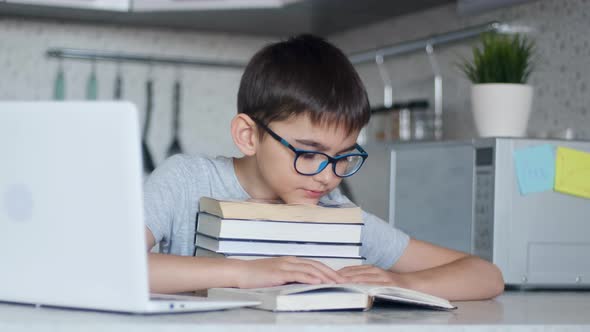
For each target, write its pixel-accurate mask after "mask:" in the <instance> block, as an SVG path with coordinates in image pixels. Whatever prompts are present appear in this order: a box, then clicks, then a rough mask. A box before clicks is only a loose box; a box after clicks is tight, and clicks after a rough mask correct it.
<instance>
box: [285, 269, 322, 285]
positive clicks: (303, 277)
mask: <svg viewBox="0 0 590 332" xmlns="http://www.w3.org/2000/svg"><path fill="white" fill-rule="evenodd" d="M284 273H285V274H284V276H283V280H284V282H285V283H288V282H299V283H302V284H312V285H317V284H321V283H322V280H321V279H320V278H317V277H315V276H313V275H311V274H308V273H305V272H300V271H285V272H284Z"/></svg>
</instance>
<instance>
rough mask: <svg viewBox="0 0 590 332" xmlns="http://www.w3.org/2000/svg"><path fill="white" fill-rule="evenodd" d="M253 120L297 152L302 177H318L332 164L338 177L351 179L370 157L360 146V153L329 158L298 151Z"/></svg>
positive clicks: (296, 161)
mask: <svg viewBox="0 0 590 332" xmlns="http://www.w3.org/2000/svg"><path fill="white" fill-rule="evenodd" d="M252 120H254V122H256V124H257V125H259V126H260V127H261V128H263V129H264V130H266V131H267V132H268V133H269V134H270V136H272V138H274V139H276V140H277V141H279V143H281V144H282V145H284V146H286V147H287V148H289V149H290V150H291V151H293V152H295V160H294V161H293V165H294V166H295V171H297V173H299V174H301V175H307V176H311V175H316V174H318V173H320V172H321V171H323V170H324V169H325V168H326V167H327V166H328V165H329V164H332V170H333V171H334V174H336V176H338V177H341V178H345V177H349V176H351V175H353V174H354V173H356V172H358V170H359V169H360V168H361V166H363V163H364V162H365V159H367V157H368V156H369V154H368V153H367V152H366V151H365V150H364V149H363V148H362V147H361V146H360V145H358V144H355V145H354V147H355V148H356V149H357V150H358V151H359V152H358V153H347V154H343V155H339V156H336V157H332V156H329V155H327V154H325V153H323V152H319V151H309V150H301V149H297V148H296V147H294V146H293V145H291V144H289V142H287V141H286V140H285V139H284V138H282V137H281V136H279V135H278V134H277V133H275V132H274V131H272V130H271V129H270V128H269V127H267V126H266V125H265V124H264V123H262V122H261V121H259V120H258V119H254V118H253V119H252Z"/></svg>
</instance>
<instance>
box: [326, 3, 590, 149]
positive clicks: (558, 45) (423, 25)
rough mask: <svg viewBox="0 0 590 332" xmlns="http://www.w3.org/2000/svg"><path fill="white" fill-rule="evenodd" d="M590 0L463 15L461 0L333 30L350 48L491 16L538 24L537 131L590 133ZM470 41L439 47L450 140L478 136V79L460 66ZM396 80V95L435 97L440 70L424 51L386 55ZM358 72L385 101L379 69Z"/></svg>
mask: <svg viewBox="0 0 590 332" xmlns="http://www.w3.org/2000/svg"><path fill="white" fill-rule="evenodd" d="M589 16H590V1H588V0H540V1H532V2H528V3H526V4H523V5H519V6H514V7H509V8H503V9H498V10H495V11H490V12H486V13H485V14H481V15H477V16H466V17H461V16H459V15H458V14H457V12H456V7H455V5H454V4H451V5H448V6H443V7H438V8H434V9H432V10H429V11H426V12H423V13H419V14H414V15H408V16H404V17H399V18H395V19H391V20H388V21H384V22H381V23H379V24H374V25H371V26H367V27H365V28H362V29H356V30H352V31H348V32H345V33H341V34H337V35H334V36H331V40H332V41H333V42H335V43H336V44H337V45H339V46H340V47H341V48H343V49H345V50H346V51H348V52H355V51H361V50H368V49H374V48H376V47H380V46H383V45H391V44H395V43H397V42H402V41H406V40H412V39H416V38H423V37H426V36H430V35H433V34H439V33H442V32H446V31H452V30H457V29H461V28H464V27H469V26H472V25H477V24H481V23H485V22H489V21H494V20H499V21H503V22H506V23H511V24H515V25H526V26H528V27H531V28H533V29H534V32H533V33H532V34H531V36H532V37H533V38H534V39H535V40H536V42H537V48H538V59H537V67H536V71H535V72H534V73H533V75H532V77H531V80H530V84H532V85H533V86H534V87H535V99H534V102H533V113H532V115H531V119H530V122H529V131H530V135H533V136H544V135H550V136H557V135H559V134H560V133H561V132H562V131H564V130H565V129H566V128H571V129H573V131H574V134H575V135H576V136H577V137H578V138H583V139H590V114H589V113H590V112H589V109H590V94H589V91H588V85H590V46H589V44H590V33H588V32H589V31H590V19H589ZM471 43H473V41H470V42H463V43H459V44H455V45H452V46H446V47H442V48H440V49H437V50H435V52H436V54H437V58H438V61H439V63H440V65H441V70H442V72H443V96H444V112H445V116H444V120H445V136H446V137H447V138H468V137H473V136H475V135H476V134H475V129H474V124H473V119H472V116H471V113H470V105H469V94H470V92H469V87H470V83H469V82H468V81H467V80H466V79H465V78H464V77H463V76H462V74H461V73H460V72H459V71H458V70H457V69H456V67H455V65H454V64H455V63H456V62H457V60H458V58H459V57H460V56H469V55H470V46H469V45H470V44H471ZM386 65H387V68H388V71H389V73H390V75H391V77H392V80H393V81H394V99H395V98H397V99H401V100H404V99H409V98H415V97H428V98H430V99H431V100H432V95H433V93H432V90H433V85H432V81H431V79H432V72H431V70H430V65H429V62H428V59H427V57H426V56H425V54H424V53H416V54H412V55H407V56H400V57H395V58H389V59H386ZM357 68H358V70H359V72H360V74H361V76H362V78H363V81H364V82H365V84H366V86H367V89H368V91H369V95H370V99H371V102H372V103H373V104H382V102H383V85H382V83H381V79H380V77H379V74H378V71H377V67H376V65H375V64H374V63H373V64H363V65H359V66H358V67H357Z"/></svg>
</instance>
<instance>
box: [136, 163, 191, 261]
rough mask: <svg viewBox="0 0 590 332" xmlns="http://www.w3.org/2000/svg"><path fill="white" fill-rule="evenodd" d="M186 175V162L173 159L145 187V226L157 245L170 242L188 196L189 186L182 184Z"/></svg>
mask: <svg viewBox="0 0 590 332" xmlns="http://www.w3.org/2000/svg"><path fill="white" fill-rule="evenodd" d="M185 173H186V167H184V162H183V158H182V157H180V156H173V157H171V158H169V159H167V160H166V161H165V162H164V163H163V164H162V165H160V166H159V167H158V168H156V169H155V170H154V172H152V174H150V176H149V177H148V179H147V180H146V181H145V183H144V189H143V197H144V218H145V225H146V226H147V227H148V229H149V230H150V231H151V232H152V235H153V236H154V238H155V240H156V244H158V243H161V244H167V243H169V242H170V239H171V236H172V230H173V222H174V214H175V211H176V210H177V208H178V204H179V203H180V202H183V201H184V200H183V197H184V196H185V194H186V188H185V182H183V181H180V180H181V179H183V178H184V177H185ZM164 247H166V245H164ZM161 249H163V248H161Z"/></svg>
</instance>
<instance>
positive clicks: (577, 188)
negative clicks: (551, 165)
mask: <svg viewBox="0 0 590 332" xmlns="http://www.w3.org/2000/svg"><path fill="white" fill-rule="evenodd" d="M555 191H559V192H563V193H566V194H570V195H576V196H581V197H586V198H590V153H588V152H584V151H579V150H574V149H568V148H564V147H558V148H557V151H556V154H555Z"/></svg>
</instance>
